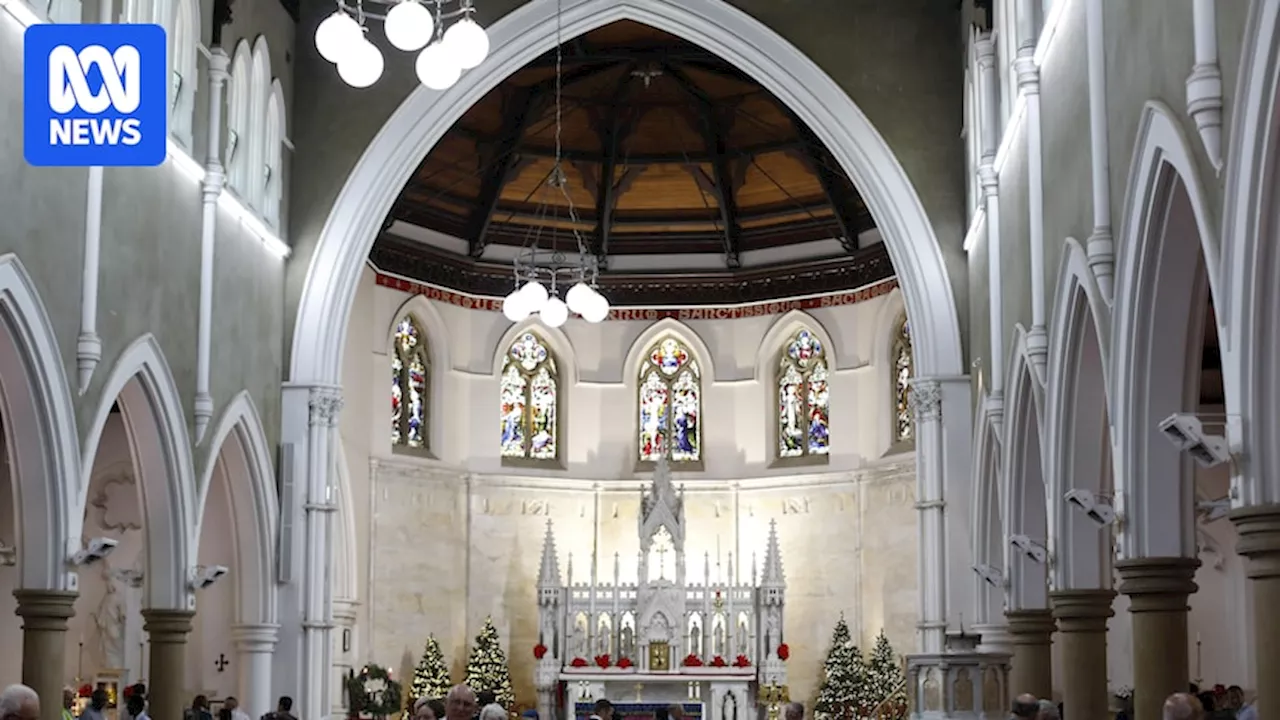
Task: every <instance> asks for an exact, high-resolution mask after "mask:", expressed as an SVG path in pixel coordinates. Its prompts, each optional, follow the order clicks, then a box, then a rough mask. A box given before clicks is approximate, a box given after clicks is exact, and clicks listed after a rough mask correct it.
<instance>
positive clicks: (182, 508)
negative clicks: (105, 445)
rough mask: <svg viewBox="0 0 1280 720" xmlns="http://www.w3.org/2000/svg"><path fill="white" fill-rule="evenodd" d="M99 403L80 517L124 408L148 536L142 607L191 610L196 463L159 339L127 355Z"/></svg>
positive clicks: (146, 339) (86, 451)
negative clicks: (102, 449)
mask: <svg viewBox="0 0 1280 720" xmlns="http://www.w3.org/2000/svg"><path fill="white" fill-rule="evenodd" d="M100 398H101V399H100V400H99V402H98V407H97V409H96V410H95V411H94V414H93V416H92V418H91V420H90V422H89V425H88V428H89V429H88V432H87V434H86V435H85V439H84V443H83V445H82V446H83V452H82V454H81V459H80V473H81V482H80V496H79V498H78V502H77V508H78V512H79V515H80V516H81V517H83V516H84V508H85V503H86V501H87V499H88V492H89V480H90V479H91V477H92V474H93V461H94V458H95V457H96V456H97V453H98V444H99V442H100V441H101V440H102V431H103V429H104V428H105V427H106V424H107V416H108V415H109V414H110V413H111V406H112V405H114V404H116V402H119V404H120V411H121V412H120V414H121V418H122V420H123V422H124V427H125V433H126V434H127V437H128V438H129V445H130V454H131V456H132V457H133V465H134V470H135V471H136V472H137V475H138V479H139V482H138V486H139V487H140V488H141V490H142V517H143V522H144V523H145V528H146V537H147V539H146V553H147V573H146V590H145V595H144V598H145V599H144V607H148V608H173V609H191V608H193V607H194V604H195V596H194V595H192V594H191V591H190V588H188V574H189V572H190V559H191V558H192V557H194V556H193V555H192V552H193V547H194V545H195V544H196V542H197V541H196V536H195V535H194V534H193V530H195V529H196V508H197V505H196V503H197V496H196V487H195V471H194V463H193V461H192V458H191V442H190V439H189V437H188V434H187V424H186V415H185V414H183V411H182V396H181V395H180V394H179V392H178V387H177V385H176V384H175V383H174V381H173V374H172V373H170V372H169V365H168V363H167V362H165V359H164V353H163V352H162V351H161V349H160V344H159V343H158V342H157V341H156V339H155V337H154V336H153V335H151V334H150V333H148V334H146V335H143V336H142V337H140V338H138V339H137V340H135V341H134V342H133V343H132V344H131V345H129V347H127V348H125V350H124V352H123V353H121V354H120V359H119V360H117V361H116V364H115V367H114V368H112V370H111V374H110V375H109V376H107V380H106V382H105V383H103V386H102V394H101V396H100Z"/></svg>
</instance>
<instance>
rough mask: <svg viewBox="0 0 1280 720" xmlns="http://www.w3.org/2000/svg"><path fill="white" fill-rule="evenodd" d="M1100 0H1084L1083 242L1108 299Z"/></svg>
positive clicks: (1110, 246) (1111, 255) (1110, 253)
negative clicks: (1086, 176)
mask: <svg viewBox="0 0 1280 720" xmlns="http://www.w3.org/2000/svg"><path fill="white" fill-rule="evenodd" d="M1102 2H1103V0H1085V23H1086V26H1087V27H1086V33H1085V34H1086V36H1087V37H1086V43H1085V47H1086V51H1087V55H1088V58H1089V145H1090V154H1091V156H1092V158H1093V233H1092V234H1090V235H1089V240H1088V242H1087V243H1086V244H1085V253H1086V254H1087V255H1088V257H1089V268H1090V269H1091V270H1093V275H1094V277H1095V278H1097V280H1098V288H1099V289H1100V290H1101V291H1102V294H1103V296H1104V297H1106V298H1107V299H1108V300H1110V298H1111V290H1112V283H1113V278H1114V276H1115V245H1114V243H1113V241H1112V239H1111V158H1110V148H1109V147H1108V145H1107V143H1108V139H1107V60H1106V45H1105V41H1104V38H1103V33H1102Z"/></svg>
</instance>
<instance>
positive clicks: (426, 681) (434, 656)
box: [412, 635, 453, 699]
mask: <svg viewBox="0 0 1280 720" xmlns="http://www.w3.org/2000/svg"><path fill="white" fill-rule="evenodd" d="M452 685H453V683H452V682H451V681H450V680H449V667H448V666H447V665H445V662H444V653H443V652H441V651H440V643H439V641H437V640H436V636H435V635H428V636H427V647H426V649H425V650H423V651H422V659H421V660H419V661H418V667H416V668H414V669H413V688H412V692H413V698H414V699H417V698H424V697H425V698H444V696H445V694H447V693H448V692H449V688H450V687H451V686H452Z"/></svg>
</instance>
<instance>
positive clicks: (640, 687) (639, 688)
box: [636, 683, 644, 702]
mask: <svg viewBox="0 0 1280 720" xmlns="http://www.w3.org/2000/svg"><path fill="white" fill-rule="evenodd" d="M643 692H644V683H636V702H643V700H644V696H643Z"/></svg>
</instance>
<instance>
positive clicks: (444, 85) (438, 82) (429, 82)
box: [413, 42, 462, 90]
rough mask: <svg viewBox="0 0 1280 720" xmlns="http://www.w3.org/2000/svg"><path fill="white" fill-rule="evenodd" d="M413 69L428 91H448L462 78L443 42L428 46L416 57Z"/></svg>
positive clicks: (452, 55) (460, 70) (460, 69)
mask: <svg viewBox="0 0 1280 720" xmlns="http://www.w3.org/2000/svg"><path fill="white" fill-rule="evenodd" d="M413 69H414V71H415V72H417V74H418V80H419V81H420V82H421V83H422V84H423V85H425V86H426V87H427V89H429V90H448V89H449V88H451V87H453V84H454V83H456V82H458V78H460V77H462V68H461V67H459V65H458V62H457V60H456V59H455V58H454V54H453V53H452V52H450V51H449V50H448V49H447V48H446V47H445V44H444V43H443V42H438V43H432V44H430V45H428V46H427V49H425V50H423V51H422V53H421V54H419V55H418V60H417V62H416V63H414V66H413Z"/></svg>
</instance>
